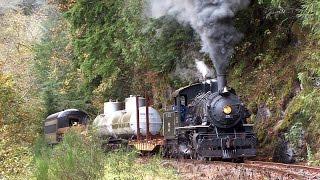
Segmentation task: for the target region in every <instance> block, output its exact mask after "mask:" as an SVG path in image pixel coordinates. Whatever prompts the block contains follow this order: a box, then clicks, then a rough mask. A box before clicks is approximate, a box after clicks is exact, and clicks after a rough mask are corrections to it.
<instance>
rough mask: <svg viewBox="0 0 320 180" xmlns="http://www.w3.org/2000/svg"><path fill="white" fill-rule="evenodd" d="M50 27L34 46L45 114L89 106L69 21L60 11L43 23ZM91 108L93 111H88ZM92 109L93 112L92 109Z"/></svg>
mask: <svg viewBox="0 0 320 180" xmlns="http://www.w3.org/2000/svg"><path fill="white" fill-rule="evenodd" d="M44 27H46V28H47V29H48V31H47V32H46V33H45V34H44V36H43V37H42V41H41V42H40V43H38V44H36V45H35V46H34V53H35V59H34V70H35V72H36V73H35V75H36V78H37V83H38V84H39V85H40V90H39V92H40V94H41V95H42V99H43V101H44V108H45V110H46V112H45V114H44V116H47V115H49V114H53V113H55V112H57V111H61V110H63V109H67V108H80V109H84V110H88V109H86V106H85V101H86V99H85V98H83V97H84V91H82V89H80V84H81V83H82V79H81V75H80V73H79V70H78V65H77V63H76V62H75V61H73V59H74V55H73V48H72V46H71V44H70V40H71V39H70V35H69V34H68V31H67V30H68V28H69V27H68V25H67V23H66V22H65V20H64V19H63V18H62V17H61V15H60V14H59V13H56V14H55V15H54V16H52V17H51V18H50V19H49V20H47V21H46V22H45V23H44ZM89 112H90V111H89ZM90 113H91V112H90Z"/></svg>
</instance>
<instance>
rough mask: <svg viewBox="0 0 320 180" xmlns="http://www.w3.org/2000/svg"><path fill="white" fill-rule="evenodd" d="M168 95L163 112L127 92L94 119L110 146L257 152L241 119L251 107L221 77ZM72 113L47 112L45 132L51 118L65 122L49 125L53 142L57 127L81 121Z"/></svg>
mask: <svg viewBox="0 0 320 180" xmlns="http://www.w3.org/2000/svg"><path fill="white" fill-rule="evenodd" d="M172 96H173V98H174V105H173V108H170V109H169V110H166V111H164V112H163V113H159V111H157V110H156V109H154V108H152V107H150V106H149V105H148V103H147V100H146V99H145V98H143V97H138V96H131V97H129V98H127V99H126V100H125V103H122V102H112V101H110V102H106V103H105V106H104V113H103V114H101V115H99V116H97V117H96V118H95V120H94V122H93V125H94V126H95V127H96V129H97V133H98V135H99V136H100V137H101V138H102V139H105V140H106V144H107V145H108V146H111V147H113V146H117V145H119V144H126V145H128V146H131V147H134V148H136V149H137V150H139V151H141V152H154V151H158V150H159V149H162V153H163V155H164V156H167V157H183V158H193V159H199V160H203V159H227V160H242V159H243V158H250V157H254V156H255V155H256V144H257V138H256V135H255V134H254V133H253V125H252V124H248V123H247V121H246V119H247V118H248V117H250V113H249V111H248V110H247V109H246V107H245V105H244V104H243V103H242V102H241V100H240V99H239V97H238V96H237V95H236V93H235V91H234V90H233V89H230V88H228V87H227V86H226V80H225V77H219V76H218V80H207V81H205V82H203V83H196V84H193V85H190V86H187V87H183V88H180V89H179V90H177V91H175V92H174V93H173V94H172ZM71 112H73V115H70V113H71ZM74 113H75V110H72V111H67V112H60V113H57V114H55V115H51V116H49V117H48V118H47V120H46V124H45V134H48V133H49V130H48V129H49V126H46V125H53V124H55V123H53V121H54V122H57V123H58V122H60V121H61V122H63V121H66V122H67V123H61V124H63V125H55V128H54V129H51V131H50V133H51V139H53V140H52V142H57V141H58V140H60V139H61V136H62V134H63V131H61V130H63V129H64V128H69V127H71V126H73V125H74V124H73V123H74V122H73V121H75V122H77V123H78V124H77V125H81V126H84V127H86V125H87V115H86V114H85V113H82V112H81V111H79V112H78V115H79V116H75V115H74ZM71 114H72V113H71ZM76 114H77V113H76ZM160 114H162V117H161V116H160ZM53 119H54V120H53ZM56 119H58V120H56ZM62 126H64V127H62ZM54 130H56V132H57V133H56V134H54V132H53V131H54ZM52 134H54V135H55V136H54V137H53V136H52ZM48 137H49V136H48ZM57 138H58V139H57Z"/></svg>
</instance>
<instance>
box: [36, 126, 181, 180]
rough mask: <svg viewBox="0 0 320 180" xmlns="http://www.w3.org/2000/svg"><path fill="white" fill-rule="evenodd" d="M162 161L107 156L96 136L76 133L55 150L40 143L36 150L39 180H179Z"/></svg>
mask: <svg viewBox="0 0 320 180" xmlns="http://www.w3.org/2000/svg"><path fill="white" fill-rule="evenodd" d="M161 161H162V160H161V158H160V157H154V158H151V160H148V161H145V162H144V161H141V160H140V159H138V154H137V152H135V151H129V150H125V149H118V150H115V151H111V152H107V153H105V152H103V150H102V149H101V144H100V141H99V139H97V138H96V137H95V136H90V137H86V138H85V137H83V136H82V135H80V134H77V133H75V132H73V131H70V132H68V133H67V134H66V135H65V136H64V140H63V141H62V142H61V143H60V144H58V145H55V146H53V147H51V146H47V145H46V142H45V141H44V140H43V139H39V140H38V142H37V144H36V145H35V148H34V162H35V172H34V176H35V178H36V179H41V180H46V179H148V178H150V179H155V178H156V179H178V178H177V174H176V172H175V171H174V170H173V169H171V168H164V167H162V165H161Z"/></svg>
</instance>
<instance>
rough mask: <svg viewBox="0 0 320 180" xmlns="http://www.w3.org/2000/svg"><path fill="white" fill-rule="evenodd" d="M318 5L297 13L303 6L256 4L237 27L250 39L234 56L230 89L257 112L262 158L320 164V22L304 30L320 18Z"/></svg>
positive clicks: (255, 119)
mask: <svg viewBox="0 0 320 180" xmlns="http://www.w3.org/2000/svg"><path fill="white" fill-rule="evenodd" d="M305 3H307V4H308V2H307V1H305ZM310 4H312V3H311V2H309V5H310ZM319 5H320V4H319V3H314V4H313V5H312V7H308V8H306V9H305V10H303V11H301V10H292V8H294V7H301V2H295V3H293V2H292V3H287V4H286V3H284V2H283V4H280V5H279V6H276V7H268V8H266V7H263V6H259V5H253V6H251V8H250V9H249V10H247V11H246V12H243V14H241V16H243V15H244V16H247V17H248V19H247V20H244V21H243V20H239V21H238V22H237V23H238V25H239V27H240V28H241V29H243V32H244V33H245V38H244V40H243V42H242V43H241V45H239V46H238V48H237V53H236V55H235V57H234V61H233V64H232V66H233V68H232V69H231V71H230V76H229V77H230V85H231V86H233V87H234V88H235V89H236V90H237V91H238V93H239V94H240V95H241V96H242V98H243V100H244V101H245V102H246V103H247V105H248V106H249V108H250V110H251V111H252V112H253V116H252V118H251V122H252V123H255V127H256V128H255V129H256V132H257V134H258V138H259V141H260V144H259V146H260V148H261V149H260V156H261V157H269V158H271V157H273V159H274V160H277V161H286V162H287V161H301V160H308V162H310V163H313V164H318V163H319V158H320V138H319V137H320V136H319V133H320V130H319V128H320V86H319V83H320V51H319V38H320V36H319V23H318V24H314V26H313V27H311V28H310V26H304V25H303V24H308V23H313V22H314V20H316V19H318V18H319V17H318V16H316V14H314V12H316V11H317V8H319V7H320V6H319ZM305 6H307V5H306V4H305V5H302V7H305ZM304 13H306V14H304ZM250 16H251V17H250ZM299 17H300V18H299ZM301 18H308V19H304V21H302V20H301ZM307 22H308V23H307ZM291 153H292V156H291V155H285V154H291Z"/></svg>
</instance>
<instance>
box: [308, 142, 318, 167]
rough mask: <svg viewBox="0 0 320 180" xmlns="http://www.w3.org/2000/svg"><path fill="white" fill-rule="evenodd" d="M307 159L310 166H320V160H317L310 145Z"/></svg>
mask: <svg viewBox="0 0 320 180" xmlns="http://www.w3.org/2000/svg"><path fill="white" fill-rule="evenodd" d="M307 158H308V159H307V160H308V165H309V166H320V159H316V157H315V155H314V153H313V152H312V150H311V148H310V146H309V145H307Z"/></svg>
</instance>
